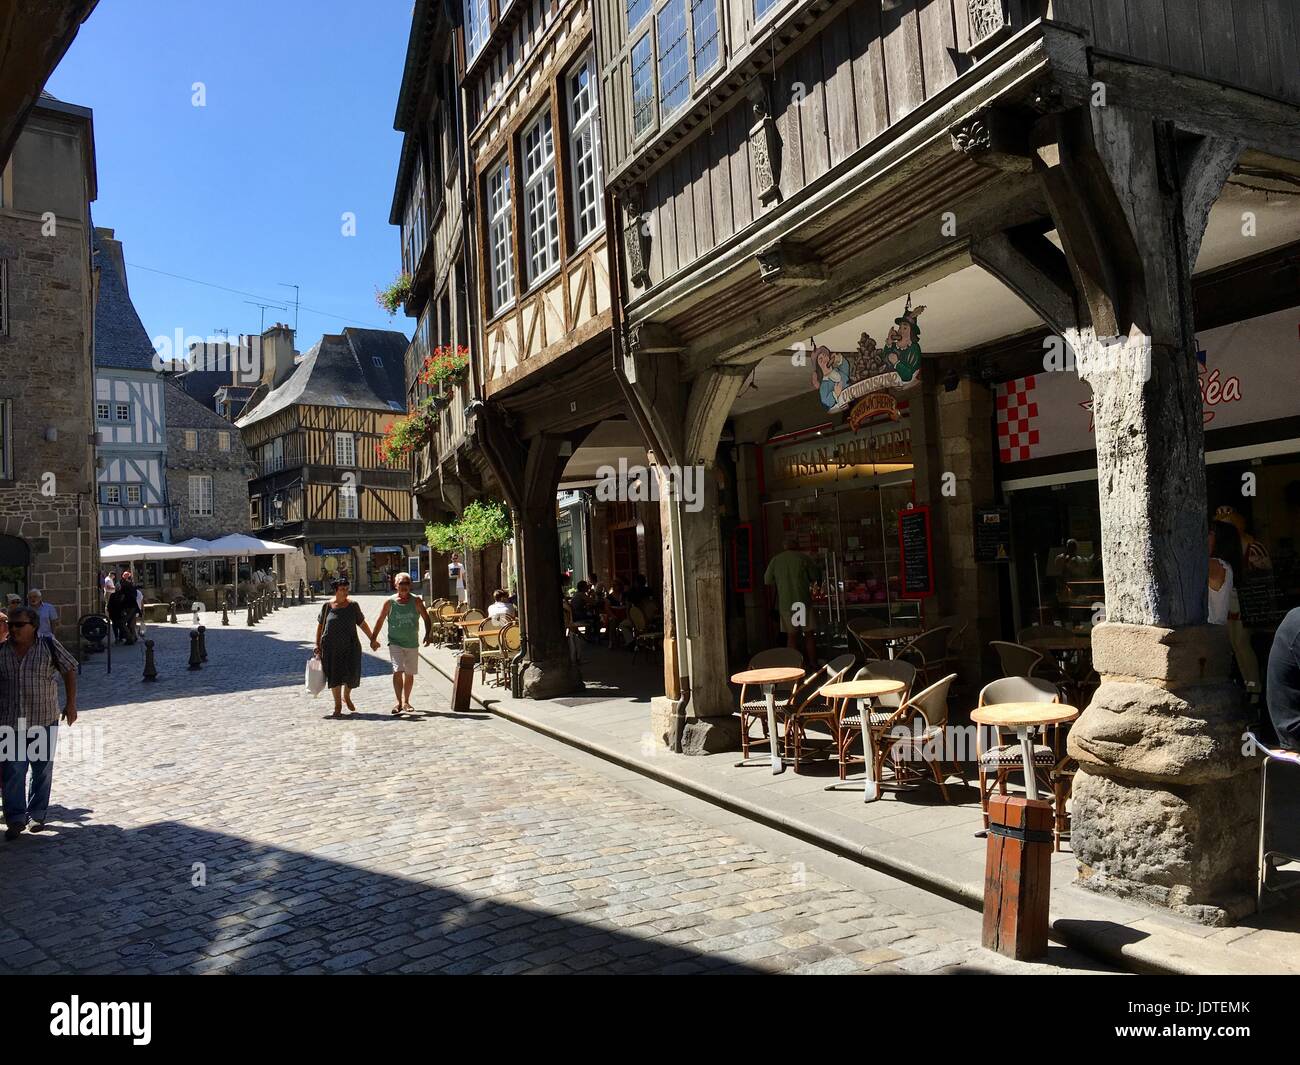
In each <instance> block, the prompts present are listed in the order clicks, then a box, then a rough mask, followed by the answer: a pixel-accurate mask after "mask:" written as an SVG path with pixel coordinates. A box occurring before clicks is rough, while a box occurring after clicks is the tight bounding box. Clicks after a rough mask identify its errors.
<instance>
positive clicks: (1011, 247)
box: [970, 232, 1078, 336]
mask: <svg viewBox="0 0 1300 1065" xmlns="http://www.w3.org/2000/svg"><path fill="white" fill-rule="evenodd" d="M970 254H971V259H973V260H974V261H975V263H976V265H978V266H981V267H983V268H984V269H985V270H987V271H988V272H989V273H990V274H992V275H993V276H994V277H996V278H997V279H998V280H999V281H1001V282H1002V283H1003V284H1004V285H1006V286H1007V288H1009V289H1011V291H1012V292H1014V293H1015V294H1016V295H1017V296H1019V297H1020V298H1021V299H1022V300H1024V301H1025V302H1026V303H1027V304H1029V306H1030V307H1032V308H1033V309H1034V311H1035V312H1036V313H1037V314H1038V316H1039V317H1040V318H1042V320H1043V322H1044V323H1045V324H1046V325H1047V327H1048V328H1049V329H1051V331H1052V332H1053V333H1056V334H1057V335H1059V336H1064V335H1065V332H1066V330H1068V329H1071V328H1073V327H1074V326H1076V325H1077V324H1078V313H1077V311H1076V309H1075V302H1074V299H1075V293H1074V283H1073V282H1072V281H1071V279H1070V268H1069V264H1068V263H1066V261H1065V256H1064V255H1063V254H1062V253H1061V252H1060V250H1059V249H1058V248H1057V247H1056V245H1055V244H1053V243H1052V242H1051V241H1050V240H1048V239H1047V238H1046V237H1045V236H1042V235H1038V236H1034V237H1031V238H1026V239H1022V240H1013V239H1012V238H1011V236H1009V235H1008V234H1007V233H1006V232H1002V233H994V234H992V235H990V236H988V237H985V238H983V239H982V240H979V241H975V242H974V243H972V244H971V250H970Z"/></svg>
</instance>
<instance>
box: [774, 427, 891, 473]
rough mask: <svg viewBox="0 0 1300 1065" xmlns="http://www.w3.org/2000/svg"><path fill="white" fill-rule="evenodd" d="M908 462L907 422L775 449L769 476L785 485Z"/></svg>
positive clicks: (815, 439) (818, 437) (823, 437)
mask: <svg viewBox="0 0 1300 1065" xmlns="http://www.w3.org/2000/svg"><path fill="white" fill-rule="evenodd" d="M911 462H912V430H911V427H910V426H907V425H900V426H899V427H898V428H896V429H879V430H877V431H875V432H872V433H870V434H868V435H866V436H859V435H857V434H856V433H853V432H849V433H838V434H835V435H834V436H816V437H812V438H811V439H808V440H804V441H801V442H799V443H797V444H791V445H789V446H788V447H783V448H780V449H778V450H774V451H773V454H772V480H773V481H774V482H785V486H787V487H788V486H790V485H793V484H808V483H810V482H816V481H817V480H836V479H838V478H841V477H873V476H875V474H876V472H877V470H876V467H877V466H878V465H890V466H900V465H901V466H910V465H911ZM780 486H781V485H774V487H780Z"/></svg>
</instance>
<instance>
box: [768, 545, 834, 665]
mask: <svg viewBox="0 0 1300 1065" xmlns="http://www.w3.org/2000/svg"><path fill="white" fill-rule="evenodd" d="M820 579H821V571H820V570H819V568H818V566H817V563H816V562H814V561H813V559H812V558H811V557H809V556H808V555H806V554H805V553H804V552H802V551H800V550H799V544H798V541H797V540H796V539H795V538H794V537H791V536H788V537H786V541H785V550H784V551H781V552H780V553H779V554H776V555H773V556H772V561H771V562H769V563H768V564H767V572H766V573H764V574H763V583H764V584H773V585H776V600H777V609H778V610H779V611H780V618H781V631H782V632H784V633H785V635H786V645H787V646H789V647H793V648H794V649H795V650H799V642H800V637H801V636H802V638H803V645H804V646H803V655H804V661H805V662H806V663H807V664H808V666H809V667H810V668H811V667H812V666H814V665H816V662H817V641H816V638H815V636H814V634H813V627H812V625H811V624H810V623H809V618H808V612H809V611H811V610H812V586H813V584H814V583H816V582H817V581H818V580H820Z"/></svg>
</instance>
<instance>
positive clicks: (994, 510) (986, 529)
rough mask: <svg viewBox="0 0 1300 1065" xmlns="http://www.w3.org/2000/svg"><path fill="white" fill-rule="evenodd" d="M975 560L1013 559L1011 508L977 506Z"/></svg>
mask: <svg viewBox="0 0 1300 1065" xmlns="http://www.w3.org/2000/svg"><path fill="white" fill-rule="evenodd" d="M975 561H976V562H1010V561H1011V511H1010V509H1009V508H1007V507H976V508H975Z"/></svg>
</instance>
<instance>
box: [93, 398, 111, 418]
mask: <svg viewBox="0 0 1300 1065" xmlns="http://www.w3.org/2000/svg"><path fill="white" fill-rule="evenodd" d="M112 417H113V408H112V406H111V404H109V403H96V404H95V418H96V420H98V421H101V422H106V421H110V420H111V419H112Z"/></svg>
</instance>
